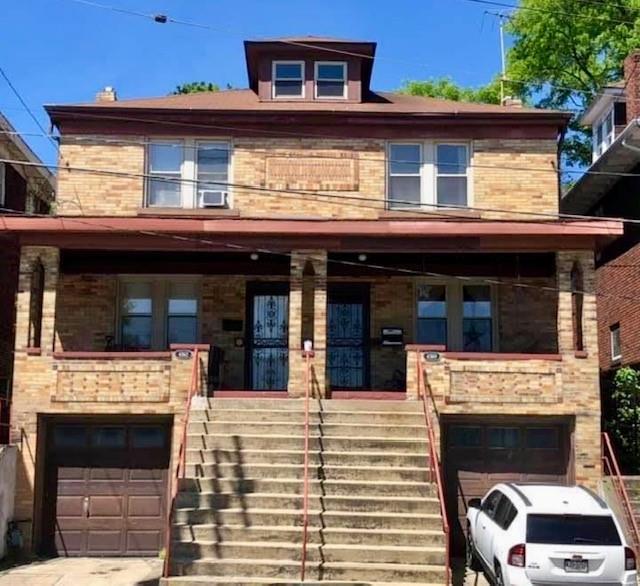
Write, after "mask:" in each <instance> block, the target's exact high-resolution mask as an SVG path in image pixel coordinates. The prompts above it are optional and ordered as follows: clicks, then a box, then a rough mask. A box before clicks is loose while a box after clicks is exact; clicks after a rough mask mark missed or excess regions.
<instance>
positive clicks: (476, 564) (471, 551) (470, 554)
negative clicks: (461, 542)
mask: <svg viewBox="0 0 640 586" xmlns="http://www.w3.org/2000/svg"><path fill="white" fill-rule="evenodd" d="M466 553H467V560H466V561H467V568H469V569H470V570H471V571H472V572H479V571H480V570H482V565H481V564H480V561H479V560H478V557H477V556H476V548H475V546H474V545H473V539H472V538H471V529H470V528H469V527H467V551H466Z"/></svg>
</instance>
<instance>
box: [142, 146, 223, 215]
mask: <svg viewBox="0 0 640 586" xmlns="http://www.w3.org/2000/svg"><path fill="white" fill-rule="evenodd" d="M147 159H148V163H147V166H148V175H149V177H148V179H147V195H146V205H147V206H148V207H160V208H199V207H228V206H229V197H228V194H229V168H230V165H231V145H230V144H229V143H228V142H225V141H196V140H192V139H188V140H182V141H174V142H167V141H164V142H160V141H158V142H151V143H149V147H148V152H147Z"/></svg>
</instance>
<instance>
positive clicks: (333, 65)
mask: <svg viewBox="0 0 640 586" xmlns="http://www.w3.org/2000/svg"><path fill="white" fill-rule="evenodd" d="M315 68H316V71H315V74H316V75H315V78H316V98H346V97H347V64H346V63H345V62H344V61H317V62H316V64H315Z"/></svg>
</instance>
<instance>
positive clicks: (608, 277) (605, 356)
mask: <svg viewBox="0 0 640 586" xmlns="http://www.w3.org/2000/svg"><path fill="white" fill-rule="evenodd" d="M596 279H597V291H598V294H599V297H598V343H599V346H600V368H601V369H603V370H609V369H611V368H612V367H614V366H618V364H615V365H612V363H611V343H610V336H609V328H610V326H612V325H613V324H615V323H618V322H619V323H620V338H621V344H622V361H621V364H622V365H628V364H635V363H638V362H640V336H639V335H638V332H640V303H639V302H638V301H634V300H632V299H633V298H635V299H638V298H639V297H640V244H637V245H636V246H635V247H633V248H631V249H630V250H629V251H627V252H626V253H624V254H622V255H620V256H619V257H617V258H616V259H614V260H612V261H610V262H609V263H607V264H605V265H603V266H602V267H600V268H599V269H598V270H597V271H596ZM624 297H630V298H632V299H623V298H624Z"/></svg>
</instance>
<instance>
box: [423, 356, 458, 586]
mask: <svg viewBox="0 0 640 586" xmlns="http://www.w3.org/2000/svg"><path fill="white" fill-rule="evenodd" d="M421 356H422V355H421V353H420V352H416V361H417V363H416V368H417V369H418V394H419V395H420V399H421V401H422V410H423V413H424V421H425V425H426V428H427V440H428V444H429V456H428V467H429V477H430V481H431V483H434V484H435V486H436V489H437V492H438V500H439V501H440V516H441V517H442V532H443V533H444V547H445V572H446V579H447V584H451V553H450V547H451V546H450V543H449V541H450V533H451V531H450V528H449V520H448V518H447V507H446V505H445V502H444V484H443V482H442V471H441V468H440V458H439V457H438V451H437V449H436V434H435V432H434V429H433V422H432V420H431V409H430V406H429V402H428V399H427V385H426V383H425V378H424V368H423V365H422V359H421ZM429 399H431V397H429Z"/></svg>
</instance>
